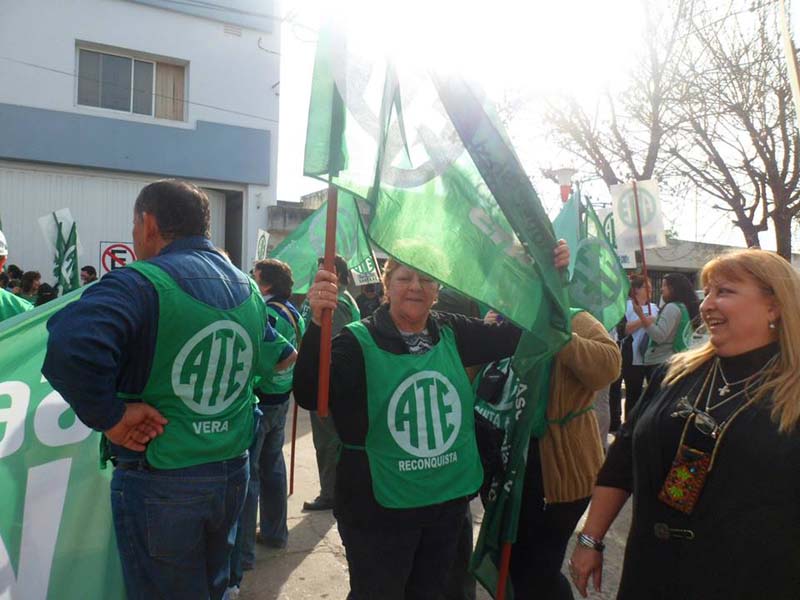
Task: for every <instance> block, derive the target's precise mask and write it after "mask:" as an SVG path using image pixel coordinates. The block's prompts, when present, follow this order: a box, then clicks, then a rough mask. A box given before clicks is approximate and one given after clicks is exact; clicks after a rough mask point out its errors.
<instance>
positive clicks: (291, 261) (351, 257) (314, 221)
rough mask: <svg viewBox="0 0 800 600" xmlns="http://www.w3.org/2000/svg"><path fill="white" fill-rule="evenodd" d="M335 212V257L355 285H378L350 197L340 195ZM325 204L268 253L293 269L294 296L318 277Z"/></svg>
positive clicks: (368, 246) (365, 240)
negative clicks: (351, 275) (337, 257)
mask: <svg viewBox="0 0 800 600" xmlns="http://www.w3.org/2000/svg"><path fill="white" fill-rule="evenodd" d="M337 207H338V210H337V212H336V253H337V254H339V255H341V256H342V258H344V260H345V261H346V262H347V266H348V267H350V269H351V272H352V273H353V275H354V276H355V277H357V278H358V281H357V283H358V285H364V284H367V283H377V282H378V281H379V279H378V273H377V263H376V262H375V259H374V257H373V254H372V248H371V247H370V244H369V240H368V239H367V234H366V233H365V232H364V225H363V223H362V222H361V214H360V213H359V212H358V206H357V204H356V201H355V198H354V197H353V195H352V194H348V193H347V192H345V191H341V190H340V192H339V202H338V205H337ZM327 210H328V203H327V201H326V202H324V203H323V204H322V206H320V207H319V208H318V209H317V210H315V211H314V212H313V213H311V215H310V216H309V217H308V218H307V219H306V220H305V221H303V222H302V223H300V225H298V226H297V228H296V229H295V230H294V231H293V232H292V233H291V234H289V236H288V237H287V238H286V239H285V240H283V241H282V242H281V243H280V244H278V246H277V247H276V248H275V249H274V250H273V251H272V252H271V253H270V256H271V257H272V258H277V259H279V260H282V261H283V262H285V263H286V264H288V265H289V266H290V267H291V268H292V276H293V278H294V281H295V285H294V288H293V291H294V293H295V294H305V293H307V292H308V288H309V287H310V286H311V283H312V282H313V281H314V276H315V275H316V274H317V260H318V259H319V257H321V256H323V255H324V254H325V225H326V223H327V222H328V215H327Z"/></svg>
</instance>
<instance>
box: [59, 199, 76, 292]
mask: <svg viewBox="0 0 800 600" xmlns="http://www.w3.org/2000/svg"><path fill="white" fill-rule="evenodd" d="M53 221H54V222H55V225H56V239H55V242H56V243H55V247H56V255H55V268H54V269H53V275H54V276H55V278H56V287H57V288H58V289H59V290H61V293H62V294H67V293H69V292H71V291H72V290H76V289H78V288H79V287H80V285H81V280H80V269H79V267H78V229H77V224H76V223H75V222H74V221H73V222H72V224H71V225H70V227H69V229H67V227H66V225H67V224H66V223H65V222H63V221H60V220H59V218H58V216H57V215H56V213H53ZM65 230H66V233H65Z"/></svg>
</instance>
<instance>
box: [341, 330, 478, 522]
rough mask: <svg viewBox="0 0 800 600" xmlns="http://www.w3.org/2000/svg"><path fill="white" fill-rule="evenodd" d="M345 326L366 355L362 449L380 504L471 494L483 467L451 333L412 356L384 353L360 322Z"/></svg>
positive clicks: (423, 501) (393, 505)
mask: <svg viewBox="0 0 800 600" xmlns="http://www.w3.org/2000/svg"><path fill="white" fill-rule="evenodd" d="M347 328H348V329H349V330H350V331H351V332H352V333H353V335H354V336H355V338H356V340H358V343H359V345H360V346H361V350H362V352H363V354H364V366H365V368H366V372H367V412H368V417H369V429H368V430H367V437H366V446H365V450H366V452H367V458H368V460H369V469H370V474H371V475H372V490H373V492H374V494H375V499H376V500H377V501H378V503H379V504H380V505H381V506H384V507H386V508H415V507H419V506H428V505H431V504H439V503H441V502H446V501H448V500H452V499H454V498H461V497H463V496H467V495H469V494H472V493H473V492H475V490H477V489H478V487H480V485H481V482H482V480H483V469H482V467H481V463H480V460H479V458H478V449H477V446H476V443H475V420H474V415H473V412H472V411H473V394H472V389H471V386H470V383H469V379H467V375H466V373H465V371H464V367H463V365H462V363H461V358H460V357H459V355H458V351H457V349H456V344H455V336H454V334H453V331H452V330H451V329H450V328H449V327H442V328H441V330H440V336H441V337H440V340H439V343H438V344H436V345H435V346H434V347H433V348H432V349H431V350H430V351H428V352H426V353H425V354H422V355H412V354H392V353H391V352H386V351H385V350H381V349H380V348H378V346H377V345H376V344H375V341H374V340H373V339H372V336H371V335H370V333H369V330H368V329H367V328H366V326H365V325H363V324H362V323H361V322H360V321H358V322H355V323H351V324H350V325H348V326H347Z"/></svg>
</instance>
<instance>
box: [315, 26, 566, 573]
mask: <svg viewBox="0 0 800 600" xmlns="http://www.w3.org/2000/svg"><path fill="white" fill-rule="evenodd" d="M336 31H337V30H336V29H335V28H327V27H326V28H323V30H322V31H321V32H320V36H319V45H318V49H317V58H316V62H315V66H314V80H313V82H312V92H311V104H310V111H309V125H308V130H307V134H306V153H305V164H304V173H305V174H306V175H309V176H313V177H317V178H319V179H322V180H323V181H325V182H330V183H331V184H332V185H336V186H338V187H339V188H340V189H347V190H349V191H351V192H353V193H354V194H356V195H358V196H360V197H362V198H365V199H367V200H368V201H369V202H370V204H371V206H372V220H371V222H370V227H369V230H368V234H369V237H370V240H371V241H372V242H373V243H374V244H376V245H377V246H378V247H380V248H382V249H383V250H384V251H385V252H386V253H387V254H389V255H391V256H393V257H395V258H397V259H398V260H399V261H401V262H403V263H405V264H407V265H409V266H411V267H413V268H415V269H417V270H419V271H421V272H423V273H426V274H428V275H430V276H431V277H434V278H435V279H437V280H438V281H439V282H441V283H443V284H444V285H446V286H447V287H450V288H452V289H454V290H456V291H458V292H461V293H463V294H465V295H466V296H469V297H471V298H473V299H474V300H476V301H479V302H482V303H484V304H486V305H488V306H491V307H492V308H494V309H495V310H498V311H499V312H501V313H502V314H504V315H505V316H506V317H508V318H509V319H510V320H512V321H513V322H514V323H516V324H518V325H520V326H521V327H523V328H524V329H526V330H527V331H526V332H525V333H524V334H523V336H522V339H521V340H520V343H519V346H518V349H517V353H516V355H515V357H514V361H513V365H514V368H515V370H516V371H517V373H518V374H519V376H520V379H521V380H522V381H523V382H527V381H528V378H529V377H534V378H535V376H536V374H537V373H538V371H539V370H540V369H541V367H542V364H544V363H546V361H547V360H548V358H549V357H552V356H553V355H554V354H555V353H556V352H557V351H558V349H559V348H561V347H562V346H563V345H564V344H565V343H567V341H568V340H569V336H570V323H569V319H568V307H569V304H568V300H567V293H566V289H565V286H564V280H563V278H562V274H561V273H559V272H558V271H557V270H556V269H555V268H554V267H553V248H554V246H555V243H556V238H555V235H554V234H553V230H552V227H551V225H550V221H549V219H548V218H547V215H546V213H545V211H544V209H543V207H542V205H541V203H540V201H539V198H538V195H537V194H536V191H535V190H534V189H533V186H532V185H531V182H530V179H529V178H528V176H527V174H526V173H525V170H524V169H523V168H522V165H521V164H520V162H519V159H518V157H517V156H516V154H515V152H514V150H513V149H512V147H511V144H510V142H509V139H508V136H507V135H506V133H505V131H504V130H503V127H502V126H501V125H500V122H499V118H498V117H497V114H496V112H495V111H494V109H493V107H492V106H491V105H490V103H489V102H488V101H487V98H486V97H485V96H484V94H483V92H482V91H481V90H480V89H478V88H477V87H476V86H474V85H471V84H467V83H466V82H464V81H463V80H461V79H459V78H457V77H446V76H441V75H439V74H431V73H430V71H428V70H426V71H423V70H419V71H412V70H411V68H409V67H407V65H402V66H401V67H398V68H395V66H394V65H392V64H387V63H386V62H383V59H382V58H381V57H380V56H378V55H377V54H375V53H373V54H367V53H364V52H360V51H359V48H360V46H359V45H358V40H355V39H344V37H343V36H342V35H341V34H338V33H336ZM353 35H357V34H356V33H354V34H353ZM375 140H377V144H376V143H375ZM545 368H547V367H545ZM527 407H528V408H527V409H526V410H522V411H518V415H519V421H518V422H521V425H520V427H519V429H524V430H525V431H524V433H525V434H527V436H528V437H530V431H531V428H532V425H533V411H532V407H533V405H532V404H531V403H528V405H527ZM517 438H519V440H520V441H517ZM523 438H524V435H522V434H520V435H519V436H516V435H515V442H514V444H513V446H512V448H511V449H510V452H512V454H513V455H512V462H513V464H515V465H518V466H520V465H521V466H522V467H523V469H522V471H520V473H521V472H524V460H525V456H524V454H525V451H526V450H527V441H528V438H525V439H524V440H523ZM506 483H507V484H508V485H507V486H506V485H505V484H506ZM514 483H515V480H514V479H513V478H509V480H508V481H507V482H504V483H503V484H498V485H499V487H498V490H500V491H501V493H498V494H497V495H498V496H502V500H500V501H497V498H495V500H496V501H495V502H494V503H492V504H491V506H490V508H489V510H487V517H488V518H485V520H484V525H483V532H484V533H483V534H482V539H483V540H484V544H483V547H482V548H481V549H480V553H481V554H482V556H481V557H480V558H478V559H477V561H478V562H479V563H481V564H482V565H483V566H484V567H485V568H484V569H483V573H484V575H485V576H484V577H483V579H482V581H484V584H485V582H486V581H487V578H491V574H490V573H489V571H490V570H491V569H494V568H496V565H497V560H498V557H499V554H498V552H496V551H495V550H494V549H497V550H499V547H500V545H502V542H503V540H513V539H515V537H516V523H517V511H516V508H514V507H518V497H519V494H520V493H521V485H517V486H514ZM514 498H516V500H514ZM509 507H510V508H512V509H513V510H508V508H509ZM487 532H488V533H487Z"/></svg>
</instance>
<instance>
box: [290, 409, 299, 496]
mask: <svg viewBox="0 0 800 600" xmlns="http://www.w3.org/2000/svg"><path fill="white" fill-rule="evenodd" d="M296 441H297V400H295V401H294V410H293V412H292V453H291V455H290V457H289V495H290V496H291V495H292V494H294V446H295V442H296Z"/></svg>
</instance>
